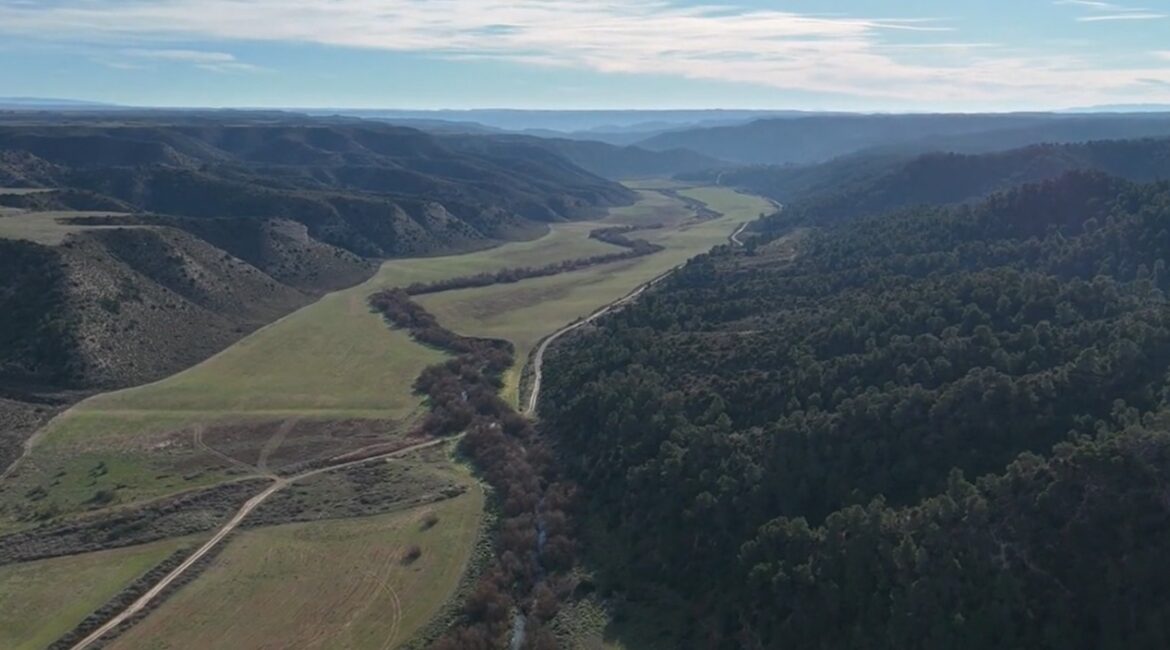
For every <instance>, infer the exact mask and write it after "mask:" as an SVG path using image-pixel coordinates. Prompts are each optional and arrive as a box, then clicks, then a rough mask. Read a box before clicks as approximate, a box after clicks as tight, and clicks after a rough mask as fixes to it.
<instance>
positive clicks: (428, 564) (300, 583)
mask: <svg viewBox="0 0 1170 650" xmlns="http://www.w3.org/2000/svg"><path fill="white" fill-rule="evenodd" d="M465 480H469V479H466V478H465ZM470 484H471V485H474V487H473V488H472V489H471V490H470V491H469V492H467V493H464V494H463V495H461V496H458V497H455V498H453V499H448V500H446V501H442V502H439V503H436V504H432V505H427V506H422V507H418V508H414V509H411V510H407V511H404V512H398V513H393V514H388V515H378V516H374V517H365V518H359V519H343V520H332V521H327V522H314V523H309V524H289V525H284V526H274V527H269V528H260V529H255V530H249V531H246V532H244V533H241V534H240V535H239V536H238V537H237V538H236V539H234V540H232V541H231V543H230V544H229V546H228V547H227V548H226V549H225V550H224V551H223V553H222V554H221V555H220V556H219V557H218V558H216V560H215V562H214V563H213V564H212V566H211V567H210V568H208V569H207V571H206V572H205V573H204V574H203V575H202V576H200V578H199V579H198V580H197V581H195V582H193V583H192V584H190V585H188V586H186V587H184V588H183V590H182V591H180V592H179V593H178V594H176V595H175V596H173V597H172V598H171V599H170V600H168V601H167V602H166V603H164V604H163V605H162V606H161V607H160V608H159V609H158V610H156V611H155V612H154V613H153V614H151V615H150V616H148V617H147V618H146V619H145V620H144V621H142V622H141V623H139V624H138V625H137V626H135V627H134V628H132V629H131V630H130V631H129V632H128V633H127V634H125V635H124V636H122V637H121V638H119V639H118V640H117V641H116V642H114V643H113V644H111V645H110V646H108V647H110V648H117V649H119V650H162V649H164V648H176V649H178V648H294V647H295V648H353V649H364V648H370V649H377V650H383V649H389V648H395V647H397V646H398V645H400V644H402V643H405V642H406V641H409V640H410V639H411V637H412V636H413V635H414V634H416V633H418V632H419V631H420V630H421V629H422V628H423V627H424V626H425V625H426V624H427V623H428V622H430V620H431V619H432V618H433V617H434V616H435V615H436V614H437V613H438V612H439V611H440V609H441V608H442V607H443V605H444V604H445V603H446V602H447V601H448V600H449V599H450V598H451V597H452V596H453V595H454V593H455V590H456V589H457V587H458V584H459V581H460V579H461V577H462V575H463V572H464V569H465V567H466V566H467V563H468V561H469V560H470V558H471V555H472V550H473V547H474V543H475V540H476V538H477V531H478V530H479V526H480V517H481V514H482V511H483V492H482V489H481V488H479V487H478V485H475V484H474V482H470ZM428 515H433V516H435V517H437V518H438V519H437V522H436V523H434V525H432V526H429V527H428V526H427V524H426V519H427V517H428ZM413 546H417V547H418V549H419V550H420V551H421V554H420V555H419V556H418V557H417V559H414V560H413V561H410V560H408V559H406V556H407V552H408V549H410V548H411V547H413Z"/></svg>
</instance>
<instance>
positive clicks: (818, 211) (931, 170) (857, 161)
mask: <svg viewBox="0 0 1170 650" xmlns="http://www.w3.org/2000/svg"><path fill="white" fill-rule="evenodd" d="M1075 170H1093V171H1100V172H1105V173H1108V174H1111V175H1114V176H1118V177H1121V178H1125V179H1128V180H1133V181H1143V182H1144V181H1154V180H1161V179H1170V138H1163V139H1145V140H1118V141H1098V142H1090V143H1086V144H1065V145H1052V144H1049V145H1034V146H1031V147H1026V148H1022V149H1016V150H1011V151H1003V152H997V153H990V154H978V155H973V154H955V153H931V154H923V155H918V156H905V157H899V156H875V155H867V156H852V157H847V158H842V159H839V160H835V161H832V162H829V163H825V164H822V165H815V166H808V167H754V168H746V169H738V170H729V171H726V172H723V173H722V174H715V175H716V176H717V177H718V178H719V180H720V182H722V183H724V184H728V185H734V186H737V187H743V188H745V189H747V190H749V191H752V192H756V193H760V194H763V195H765V196H769V197H771V198H774V199H776V200H777V201H780V202H783V203H788V204H789V209H788V210H786V213H787V214H786V218H796V217H797V215H800V216H801V218H807V219H809V220H814V221H817V222H818V223H823V222H828V221H838V220H846V219H850V218H853V217H855V216H859V215H863V214H873V213H880V212H885V211H889V210H894V209H897V208H901V207H906V206H912V205H919V204H946V203H959V202H964V201H970V200H972V199H978V198H982V197H984V196H987V195H988V194H991V193H992V192H996V191H999V190H1004V189H1008V188H1010V187H1014V186H1017V185H1021V184H1024V183H1034V182H1039V181H1044V180H1049V179H1053V178H1057V177H1059V176H1061V175H1063V174H1065V173H1067V172H1070V171H1075ZM708 176H710V174H708Z"/></svg>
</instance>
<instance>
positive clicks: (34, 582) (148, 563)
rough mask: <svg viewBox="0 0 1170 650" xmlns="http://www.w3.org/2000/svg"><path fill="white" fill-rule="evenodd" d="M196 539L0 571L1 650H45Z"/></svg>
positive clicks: (75, 556)
mask: <svg viewBox="0 0 1170 650" xmlns="http://www.w3.org/2000/svg"><path fill="white" fill-rule="evenodd" d="M193 543H194V541H193V540H192V539H188V538H184V539H171V540H166V541H161V542H155V543H153V544H144V545H142V546H132V547H129V548H122V549H116V550H112V551H101V552H98V553H87V554H85V555H74V556H69V557H61V558H54V559H51V560H40V561H37V562H25V563H22V564H13V565H8V566H3V567H0V648H5V649H6V650H26V649H27V650H42V649H43V648H45V647H46V646H48V645H49V644H50V643H52V642H53V641H56V640H57V639H58V638H60V637H61V636H62V635H64V634H65V633H66V632H69V631H70V630H72V629H73V628H74V626H76V625H77V624H78V623H80V622H81V621H82V620H83V619H84V618H85V617H86V616H88V615H89V614H91V613H92V612H93V611H94V610H96V609H97V608H99V607H101V606H102V605H104V604H105V603H106V601H108V600H110V598H112V597H113V596H114V595H116V594H117V593H118V592H120V591H121V590H122V589H123V588H125V587H126V586H127V585H129V584H130V583H131V582H133V581H134V580H135V579H136V578H138V577H139V576H141V575H142V574H144V573H146V572H147V571H149V570H150V569H151V568H152V567H154V566H155V565H156V564H158V563H159V562H162V561H163V560H164V559H166V558H167V557H168V556H170V554H171V553H173V552H174V551H176V550H178V549H179V548H181V547H183V546H184V545H187V544H193Z"/></svg>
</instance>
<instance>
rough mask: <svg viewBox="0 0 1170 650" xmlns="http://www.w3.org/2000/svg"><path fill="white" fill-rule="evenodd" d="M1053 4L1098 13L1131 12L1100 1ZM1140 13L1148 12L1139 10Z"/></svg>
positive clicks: (1070, 0) (1058, 1)
mask: <svg viewBox="0 0 1170 650" xmlns="http://www.w3.org/2000/svg"><path fill="white" fill-rule="evenodd" d="M1052 4H1054V5H1057V6H1066V7H1087V8H1089V9H1096V10H1097V11H1130V9H1127V8H1126V7H1123V6H1122V5H1117V4H1113V3H1112V2H1098V0H1056V2H1053V3H1052ZM1138 11H1146V10H1145V9H1139V10H1138Z"/></svg>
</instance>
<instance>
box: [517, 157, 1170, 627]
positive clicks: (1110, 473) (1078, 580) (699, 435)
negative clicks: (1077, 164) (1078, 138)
mask: <svg viewBox="0 0 1170 650" xmlns="http://www.w3.org/2000/svg"><path fill="white" fill-rule="evenodd" d="M776 237H779V235H777V236H776ZM791 250H792V242H791V241H789V240H785V239H776V240H775V241H771V242H769V241H766V240H763V241H761V240H757V241H753V242H751V243H750V244H749V246H747V247H746V249H733V248H730V247H725V248H723V249H719V250H717V251H715V252H713V253H712V254H710V255H707V256H703V257H701V258H698V259H696V260H695V261H692V262H691V263H690V264H688V265H687V266H686V267H685V268H684V269H682V270H681V271H680V272H678V273H677V274H676V275H674V276H673V277H671V278H670V279H669V280H667V281H666V282H664V283H663V284H662V285H661V286H660V287H659V288H657V289H656V290H653V291H650V292H648V293H647V294H646V295H645V296H644V298H643V299H641V300H640V301H638V302H637V303H636V304H634V305H632V306H630V307H629V308H627V309H624V310H622V311H620V312H617V313H615V314H613V315H610V316H608V317H606V318H604V319H602V320H601V321H600V322H599V323H598V324H597V326H596V327H594V328H591V329H589V330H587V331H583V332H582V333H580V334H577V335H575V336H572V337H569V338H568V340H567V341H565V342H564V343H562V344H560V345H559V346H558V347H557V348H556V349H555V351H554V353H552V354H551V355H550V359H549V361H548V366H547V368H546V372H545V377H546V379H545V388H544V393H543V394H542V399H541V405H540V408H541V414H542V416H543V425H544V427H545V431H546V433H547V435H550V436H553V437H554V439H555V440H556V442H557V444H558V445H559V448H560V456H561V458H562V461H563V463H564V464H565V466H566V468H567V470H568V471H569V473H570V474H571V475H572V476H573V477H574V478H575V479H577V480H578V481H579V482H580V483H581V485H582V486H583V493H584V495H585V497H586V498H587V499H588V501H589V508H590V510H591V512H592V514H593V516H594V520H595V521H597V522H599V524H600V525H599V526H598V527H597V534H596V535H595V537H594V538H593V539H592V540H591V542H592V544H593V545H594V548H599V547H604V548H606V549H609V551H607V556H606V562H605V564H606V565H610V570H609V571H608V573H609V574H611V575H609V576H608V578H607V580H608V581H609V585H610V587H609V588H612V589H615V590H617V592H618V593H620V592H622V591H626V592H634V593H636V592H637V591H639V590H641V589H643V588H644V587H643V585H644V584H645V583H654V584H659V585H662V586H664V587H666V588H667V589H668V590H669V591H671V592H673V593H678V594H681V595H682V598H683V600H684V603H682V604H680V605H679V609H680V611H685V612H687V616H685V617H682V618H684V619H685V620H684V621H683V622H682V623H680V625H679V627H678V628H677V629H676V630H675V631H676V632H677V638H675V639H673V640H672V641H671V644H673V645H674V646H676V647H693V648H708V647H723V648H786V649H789V648H810V649H812V648H818V649H821V648H889V649H895V648H897V649H905V648H944V647H945V648H1052V649H1057V648H1060V649H1068V648H1086V649H1089V648H1161V647H1165V646H1166V644H1167V643H1168V642H1170V606H1168V605H1167V603H1170V570H1168V569H1166V568H1165V563H1164V562H1163V561H1162V560H1161V557H1160V556H1162V555H1164V552H1165V549H1166V548H1170V498H1168V496H1167V495H1168V494H1170V493H1168V492H1167V487H1166V486H1167V485H1168V484H1170V483H1168V481H1170V428H1168V427H1170V372H1168V371H1170V309H1168V307H1170V305H1168V304H1167V300H1166V294H1165V292H1166V291H1167V290H1170V274H1168V273H1167V270H1166V262H1165V258H1166V257H1167V255H1170V185H1165V184H1163V185H1134V184H1131V183H1129V182H1126V181H1122V180H1117V179H1113V178H1109V177H1106V176H1101V175H1094V174H1085V173H1073V174H1069V175H1065V176H1062V177H1061V178H1059V179H1056V180H1052V181H1048V182H1045V183H1043V184H1038V185H1031V186H1027V187H1024V188H1022V189H1018V190H1013V191H1010V192H1007V193H1004V194H999V195H996V196H994V197H992V198H991V199H989V200H987V201H985V202H983V203H980V204H977V205H971V206H957V207H933V208H920V209H914V210H910V211H906V212H901V213H897V214H894V215H891V216H886V217H874V218H868V219H864V220H861V221H858V222H855V223H852V224H849V225H846V226H838V227H830V228H825V229H821V230H817V231H813V232H811V233H809V234H806V235H805V236H804V238H803V239H802V240H801V241H800V242H799V244H798V246H797V250H798V255H797V256H796V257H795V259H790V255H789V252H790V251H791ZM613 549H624V551H623V553H624V554H623V555H622V556H620V557H615V556H614V555H613ZM619 617H620V613H619ZM668 645H670V644H668Z"/></svg>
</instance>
